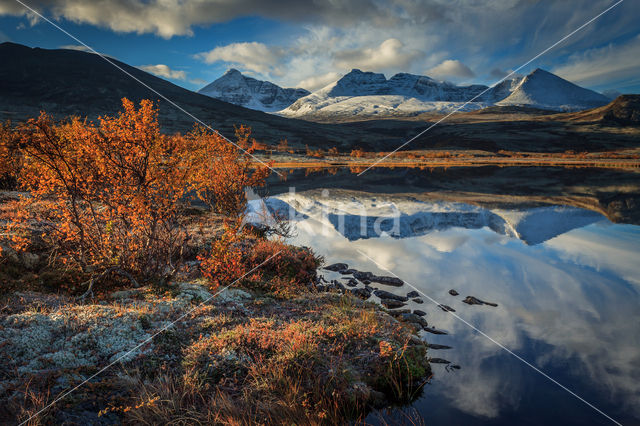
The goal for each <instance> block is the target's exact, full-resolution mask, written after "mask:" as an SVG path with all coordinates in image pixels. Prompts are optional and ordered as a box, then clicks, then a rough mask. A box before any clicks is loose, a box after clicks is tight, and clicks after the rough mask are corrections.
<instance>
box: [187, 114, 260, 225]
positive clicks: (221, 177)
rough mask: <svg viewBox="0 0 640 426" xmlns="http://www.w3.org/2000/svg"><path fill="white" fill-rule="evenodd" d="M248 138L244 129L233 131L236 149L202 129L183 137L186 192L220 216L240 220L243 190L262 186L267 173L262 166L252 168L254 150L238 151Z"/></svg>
mask: <svg viewBox="0 0 640 426" xmlns="http://www.w3.org/2000/svg"><path fill="white" fill-rule="evenodd" d="M250 137H251V130H250V129H249V128H247V127H244V126H241V127H239V128H237V129H236V138H237V142H236V145H237V146H234V145H232V144H230V143H229V142H227V141H225V140H224V139H223V138H222V137H221V136H220V135H218V134H217V133H213V134H212V133H211V132H209V131H207V130H206V129H204V128H202V127H198V128H196V129H194V131H192V132H191V133H188V134H187V135H185V136H184V147H185V149H187V150H188V151H189V152H188V153H187V161H186V163H187V164H185V167H187V168H189V169H190V176H189V183H190V189H191V190H192V191H194V192H195V193H196V194H197V195H198V197H199V198H200V199H201V200H202V201H203V202H205V203H206V204H207V205H208V206H209V207H210V208H212V209H213V210H215V211H217V212H219V213H222V214H224V215H229V216H235V217H238V216H240V215H241V214H242V213H243V212H244V210H245V206H246V196H245V189H246V188H247V187H259V186H263V185H264V182H265V179H266V178H267V176H268V175H269V173H270V169H269V167H268V166H267V165H266V164H258V166H256V164H255V161H253V160H254V159H253V157H252V153H253V152H254V150H255V147H254V148H251V147H250V148H247V149H244V150H242V151H240V150H238V148H237V147H238V146H239V147H246V146H248V141H249V139H250ZM254 145H255V143H254Z"/></svg>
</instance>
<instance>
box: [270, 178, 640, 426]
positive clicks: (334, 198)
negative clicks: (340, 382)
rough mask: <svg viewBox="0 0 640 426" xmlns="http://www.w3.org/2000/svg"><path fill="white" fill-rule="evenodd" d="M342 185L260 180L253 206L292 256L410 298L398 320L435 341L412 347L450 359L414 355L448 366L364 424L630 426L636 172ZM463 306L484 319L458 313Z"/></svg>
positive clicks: (635, 332)
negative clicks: (412, 315)
mask: <svg viewBox="0 0 640 426" xmlns="http://www.w3.org/2000/svg"><path fill="white" fill-rule="evenodd" d="M299 173H301V172H299ZM363 176H366V174H365V175H363ZM376 176H377V178H378V180H377V181H376V180H375V178H376ZM510 176H511V177H513V176H517V177H518V179H511V180H512V181H513V184H512V185H509V183H508V182H509V180H510ZM357 179H358V178H356V177H355V175H351V174H349V173H348V171H339V172H338V173H335V171H334V172H331V173H328V174H327V173H319V174H316V175H309V174H308V173H307V174H306V176H304V175H303V174H300V175H299V176H298V177H297V179H289V180H288V181H287V182H284V183H279V184H278V183H275V182H274V183H273V184H272V186H271V190H272V197H271V198H270V199H269V201H268V203H269V205H270V206H271V207H272V208H274V209H276V210H279V211H281V212H284V211H287V214H290V215H291V217H290V219H291V221H292V223H294V224H295V227H294V228H295V235H294V236H293V237H292V238H291V239H290V241H291V242H292V243H294V244H297V245H304V246H309V247H312V248H313V249H314V251H315V252H316V253H317V254H319V255H322V256H324V258H325V261H326V264H331V263H334V262H344V263H347V264H349V267H351V268H355V269H358V270H360V271H371V272H373V273H375V274H379V275H387V276H393V275H397V276H398V277H399V278H401V279H402V280H404V281H405V285H404V286H402V287H399V288H398V287H391V286H385V285H382V284H375V283H374V284H372V285H373V286H375V287H377V288H380V289H384V290H387V291H391V292H393V293H395V294H398V295H402V296H404V295H406V294H407V293H408V292H409V291H412V290H414V289H415V290H417V291H418V292H419V293H420V294H421V296H420V298H421V299H422V300H423V303H416V302H413V301H409V302H408V305H407V306H406V307H408V308H411V309H420V310H423V311H425V312H426V313H427V315H426V316H425V319H426V320H427V321H428V323H429V326H430V327H435V328H436V329H438V330H442V331H446V332H447V334H446V335H436V334H431V333H427V332H423V337H424V338H425V339H426V340H427V342H428V343H429V344H437V345H446V346H450V347H451V348H450V349H437V350H436V349H430V350H429V354H428V356H430V357H433V358H440V359H444V360H446V361H449V362H450V364H440V363H433V364H432V368H433V372H434V376H433V378H432V379H431V380H430V382H429V383H428V384H427V385H426V386H425V387H424V392H423V393H422V394H421V395H420V396H419V397H418V398H417V399H416V400H415V401H414V403H413V404H412V405H411V406H410V407H400V408H396V409H390V410H385V411H383V412H379V413H372V414H371V415H370V416H369V417H368V418H367V421H369V422H371V423H374V424H375V423H383V422H407V421H415V418H417V417H422V418H423V419H424V421H425V422H426V423H427V424H482V425H485V424H486V425H502V424H509V425H511V424H542V423H546V424H551V423H553V424H609V423H612V420H611V419H613V420H615V421H617V422H621V423H623V424H639V423H640V316H639V310H640V292H639V290H640V227H639V226H638V225H637V223H638V215H639V214H640V212H638V208H637V201H636V200H638V194H639V193H640V191H638V187H639V185H638V183H639V179H638V173H636V172H625V171H610V170H604V171H603V170H591V171H589V170H555V169H554V170H538V169H536V170H533V169H528V170H519V171H518V170H513V168H512V169H510V170H506V169H496V168H494V169H490V170H488V169H482V170H452V171H436V172H435V173H434V172H433V171H424V170H422V171H420V170H385V171H373V172H372V174H371V176H369V178H368V180H367V181H366V182H368V184H367V185H364V184H363V185H362V186H358V183H357ZM527 180H530V182H529V183H527ZM363 182H364V181H363ZM278 185H280V186H278ZM285 187H286V188H288V187H292V188H293V189H294V190H291V191H289V190H287V191H286V192H285ZM357 189H360V190H357ZM614 221H615V222H617V223H614ZM322 273H323V275H324V276H325V277H326V279H328V280H332V279H341V276H340V274H338V273H334V272H330V271H322ZM348 277H349V276H347V278H348ZM345 281H346V280H342V282H345ZM359 285H360V286H362V284H359ZM452 289H454V290H456V291H457V292H458V293H459V295H458V296H452V295H450V294H449V290H452ZM466 296H474V297H476V298H478V299H481V300H484V301H488V302H493V303H496V304H497V305H498V306H497V307H493V306H489V305H467V304H465V303H462V300H463V299H464V298H465V297H466ZM376 299H377V298H376V297H373V299H372V300H376ZM438 304H444V305H448V306H449V307H451V308H453V309H454V310H455V312H445V311H444V310H443V309H441V308H440V307H438ZM509 351H511V352H512V353H510V352H509ZM518 357H519V358H518ZM527 363H528V364H527ZM454 365H455V366H457V367H459V368H451V366H454ZM536 369H538V370H539V371H536ZM545 375H546V376H545ZM547 376H548V377H547ZM554 381H555V382H554ZM561 386H562V387H561ZM563 387H564V388H563Z"/></svg>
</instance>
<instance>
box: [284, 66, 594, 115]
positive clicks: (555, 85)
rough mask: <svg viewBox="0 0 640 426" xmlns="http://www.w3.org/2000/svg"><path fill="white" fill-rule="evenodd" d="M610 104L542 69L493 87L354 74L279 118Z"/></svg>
mask: <svg viewBox="0 0 640 426" xmlns="http://www.w3.org/2000/svg"><path fill="white" fill-rule="evenodd" d="M472 99H473V101H471V100H472ZM469 101H471V102H469ZM467 102H468V103H467ZM465 103H466V104H465ZM606 103H607V100H606V98H605V97H604V96H602V95H600V94H598V93H596V92H593V91H591V90H588V89H584V88H581V87H579V86H576V85H575V84H573V83H570V82H568V81H566V80H563V79H562V78H560V77H557V76H555V75H553V74H551V73H549V72H546V71H543V70H541V69H537V70H535V71H533V72H532V73H531V74H529V75H528V76H526V77H515V78H512V79H509V80H505V81H503V82H501V83H499V84H497V85H496V86H494V87H492V88H489V87H487V86H483V85H479V84H474V85H470V86H457V85H455V84H452V83H448V82H442V81H436V80H433V79H432V78H429V77H426V76H420V75H413V74H407V73H400V74H396V75H394V76H393V77H391V78H389V79H386V78H385V76H384V75H383V74H377V73H373V72H362V71H360V70H357V69H354V70H352V71H351V72H350V73H348V74H347V75H345V76H344V77H342V78H341V79H339V80H338V81H336V82H334V83H331V84H329V85H328V86H326V87H324V88H322V89H320V90H318V91H316V92H314V93H311V94H310V95H307V96H304V97H302V98H300V99H298V100H297V101H296V102H294V103H293V104H292V105H291V106H289V107H288V108H286V109H284V110H282V111H280V112H279V114H281V115H283V116H286V117H306V118H311V119H321V120H322V119H324V120H326V119H339V118H348V117H354V116H355V117H368V116H376V115H379V116H383V115H386V116H388V115H398V116H408V115H416V114H420V113H423V112H427V111H437V112H450V111H453V110H455V109H458V108H460V110H461V111H472V110H476V109H480V108H484V107H487V106H491V105H496V104H497V105H522V106H532V107H537V108H542V109H551V110H559V111H563V110H580V109H588V108H593V107H597V106H601V105H604V104H606Z"/></svg>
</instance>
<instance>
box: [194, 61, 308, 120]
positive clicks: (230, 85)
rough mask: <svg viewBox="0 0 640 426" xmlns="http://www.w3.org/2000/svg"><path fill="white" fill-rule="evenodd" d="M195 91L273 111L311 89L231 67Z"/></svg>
mask: <svg viewBox="0 0 640 426" xmlns="http://www.w3.org/2000/svg"><path fill="white" fill-rule="evenodd" d="M197 93H200V94H203V95H207V96H210V97H212V98H215V99H219V100H221V101H225V102H229V103H232V104H234V105H239V106H242V107H245V108H250V109H255V110H258V111H264V112H274V111H280V110H282V109H284V108H286V107H288V106H289V105H291V104H292V103H293V102H295V101H296V100H298V99H299V98H301V97H303V96H306V95H309V94H310V93H311V92H309V91H308V90H305V89H302V88H282V87H280V86H278V85H276V84H274V83H271V82H269V81H263V80H258V79H255V78H253V77H248V76H245V75H243V74H242V73H241V72H240V71H238V70H237V69H235V68H231V69H229V70H227V72H225V73H224V74H223V75H222V76H221V77H220V78H218V79H216V80H214V81H213V82H212V83H209V84H208V85H206V86H205V87H203V88H202V89H200V90H198V92H197Z"/></svg>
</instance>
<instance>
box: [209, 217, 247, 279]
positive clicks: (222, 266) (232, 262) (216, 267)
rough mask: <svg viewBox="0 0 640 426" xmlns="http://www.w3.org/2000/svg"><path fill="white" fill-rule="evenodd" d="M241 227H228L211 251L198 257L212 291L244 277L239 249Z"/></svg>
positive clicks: (243, 263)
mask: <svg viewBox="0 0 640 426" xmlns="http://www.w3.org/2000/svg"><path fill="white" fill-rule="evenodd" d="M239 232H240V231H239V227H238V226H237V225H236V226H228V227H227V228H226V229H225V232H224V233H223V234H222V235H221V236H220V238H218V239H216V240H215V241H213V244H212V247H211V249H210V250H209V251H208V252H207V253H204V254H200V255H199V256H198V260H199V261H200V262H201V263H200V270H201V271H202V275H203V276H204V277H205V278H206V279H207V281H208V282H209V286H210V288H211V289H216V288H218V287H220V286H222V285H230V284H231V283H233V281H234V280H237V279H238V278H240V277H242V276H243V275H244V274H245V273H246V271H247V267H246V263H245V262H244V260H243V256H242V251H241V250H240V247H239V244H238V243H239V241H240V233H239Z"/></svg>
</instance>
